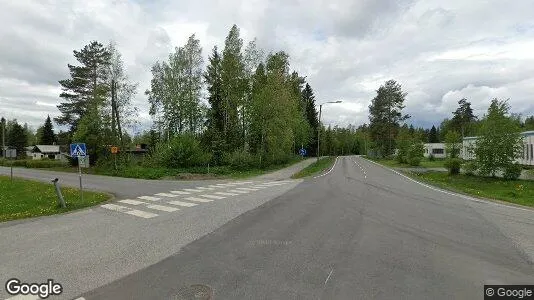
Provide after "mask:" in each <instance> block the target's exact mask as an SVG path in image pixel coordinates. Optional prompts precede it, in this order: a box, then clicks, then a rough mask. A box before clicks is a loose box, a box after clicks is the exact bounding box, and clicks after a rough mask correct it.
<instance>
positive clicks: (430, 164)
mask: <svg viewBox="0 0 534 300" xmlns="http://www.w3.org/2000/svg"><path fill="white" fill-rule="evenodd" d="M366 158H367V159H369V160H372V161H375V162H377V163H380V164H383V165H385V166H388V167H392V168H414V166H410V165H409V164H401V163H399V162H398V161H397V160H395V159H385V158H380V159H379V158H371V157H366ZM417 167H423V168H445V159H434V160H429V159H428V158H423V160H421V164H420V165H419V166H417Z"/></svg>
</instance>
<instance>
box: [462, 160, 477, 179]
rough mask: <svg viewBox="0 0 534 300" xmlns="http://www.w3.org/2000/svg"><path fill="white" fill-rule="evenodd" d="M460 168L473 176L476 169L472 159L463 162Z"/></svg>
mask: <svg viewBox="0 0 534 300" xmlns="http://www.w3.org/2000/svg"><path fill="white" fill-rule="evenodd" d="M462 169H463V170H464V172H465V174H466V175H469V176H473V175H475V172H476V171H477V169H478V168H477V164H476V163H475V162H474V161H468V162H466V163H464V165H463V167H462Z"/></svg>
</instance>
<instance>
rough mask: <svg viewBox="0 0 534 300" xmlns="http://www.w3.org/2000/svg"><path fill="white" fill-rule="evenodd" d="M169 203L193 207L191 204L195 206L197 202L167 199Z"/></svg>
mask: <svg viewBox="0 0 534 300" xmlns="http://www.w3.org/2000/svg"><path fill="white" fill-rule="evenodd" d="M167 203H169V204H174V205H179V206H184V207H193V206H197V205H198V204H196V203H190V202H182V201H177V200H175V201H169V202H167Z"/></svg>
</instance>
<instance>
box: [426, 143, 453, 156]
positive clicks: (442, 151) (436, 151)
mask: <svg viewBox="0 0 534 300" xmlns="http://www.w3.org/2000/svg"><path fill="white" fill-rule="evenodd" d="M423 156H424V157H430V156H433V157H435V158H447V150H446V148H445V144H444V143H427V144H425V152H424V153H423Z"/></svg>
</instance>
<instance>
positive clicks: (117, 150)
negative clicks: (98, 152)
mask: <svg viewBox="0 0 534 300" xmlns="http://www.w3.org/2000/svg"><path fill="white" fill-rule="evenodd" d="M118 152H119V147H116V146H113V147H111V154H113V160H114V162H115V171H117V153H118Z"/></svg>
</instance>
